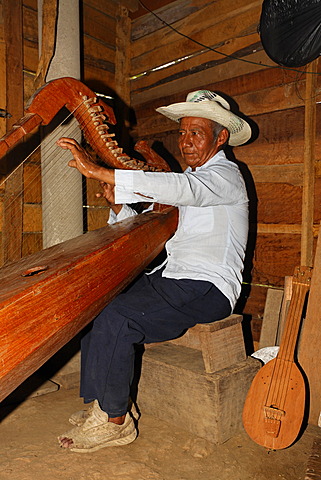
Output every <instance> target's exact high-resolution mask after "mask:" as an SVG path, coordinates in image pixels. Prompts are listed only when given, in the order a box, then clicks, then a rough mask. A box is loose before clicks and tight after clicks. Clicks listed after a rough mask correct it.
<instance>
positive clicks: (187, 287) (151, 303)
mask: <svg viewBox="0 0 321 480" xmlns="http://www.w3.org/2000/svg"><path fill="white" fill-rule="evenodd" d="M161 272H162V270H158V271H156V272H155V273H153V274H151V275H146V274H145V275H143V276H142V277H141V278H139V280H137V281H136V282H135V283H134V284H133V286H132V287H131V288H129V289H128V290H127V291H126V292H124V293H121V294H120V295H118V297H116V298H115V299H114V300H113V301H112V302H111V303H110V304H108V305H107V306H106V307H105V309H104V310H103V311H102V312H101V313H100V314H99V315H98V316H97V317H96V318H95V320H94V322H93V326H92V329H91V330H90V331H89V332H88V333H87V334H86V335H85V336H84V338H83V340H82V345H81V388H80V395H81V397H83V398H84V401H85V403H89V402H92V401H93V400H95V399H97V400H98V402H99V404H100V406H101V408H102V409H103V410H104V411H105V412H107V413H108V414H109V416H110V417H119V416H122V415H124V414H125V413H126V412H127V408H128V400H129V394H130V384H131V382H132V378H133V372H134V360H135V344H144V343H153V342H161V341H166V340H171V339H173V338H176V337H178V336H180V335H181V334H182V333H183V332H184V331H185V330H186V329H188V328H190V327H193V326H194V325H196V324H197V323H208V322H213V321H215V320H220V319H222V318H224V317H226V316H228V315H230V313H231V306H230V303H229V301H228V299H227V298H226V297H225V295H223V293H222V292H221V291H220V290H219V289H218V288H216V287H215V286H214V285H213V284H212V283H210V282H206V281H202V280H188V279H185V280H175V279H170V278H165V277H162V276H161Z"/></svg>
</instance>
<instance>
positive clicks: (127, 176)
mask: <svg viewBox="0 0 321 480" xmlns="http://www.w3.org/2000/svg"><path fill="white" fill-rule="evenodd" d="M115 182H116V187H115V203H117V204H126V203H133V202H146V201H150V202H157V203H162V204H167V205H174V206H177V207H178V209H179V223H178V227H177V230H176V233H175V235H174V236H173V237H172V238H171V239H170V240H168V241H167V243H166V251H167V260H166V262H165V263H166V267H165V269H164V271H163V276H164V277H168V278H175V279H183V278H189V279H194V280H206V281H209V282H211V283H213V284H214V285H216V287H217V288H219V289H220V290H221V292H222V293H223V294H224V295H225V296H226V297H227V298H228V299H229V301H230V303H231V307H232V308H233V307H234V305H235V303H236V300H237V299H238V297H239V295H240V291H241V281H242V270H243V260H244V255H245V248H246V242H247V235H248V198H247V193H246V188H245V184H244V180H243V177H242V175H241V173H240V171H239V168H238V167H237V165H235V164H234V163H232V162H230V161H229V160H227V158H226V156H225V153H224V152H223V151H220V152H218V153H217V154H216V155H215V156H214V157H213V158H211V159H210V160H209V161H207V162H206V163H205V164H204V165H202V166H201V167H197V168H196V170H195V171H192V170H191V168H187V170H185V172H184V173H173V172H166V173H163V172H143V171H140V170H115ZM131 214H133V211H132V210H131V209H130V207H128V206H124V207H123V209H122V210H121V212H120V214H118V216H117V220H118V221H119V220H122V219H124V218H127V217H128V216H129V215H131ZM111 221H113V220H112V218H111ZM158 268H160V267H158Z"/></svg>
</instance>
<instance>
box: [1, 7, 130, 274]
mask: <svg viewBox="0 0 321 480" xmlns="http://www.w3.org/2000/svg"><path fill="white" fill-rule="evenodd" d="M123 3H124V4H125V5H126V4H128V7H129V8H130V7H131V6H132V5H134V4H135V0H123ZM118 9H119V2H116V1H112V0H99V1H98V0H82V1H81V2H80V12H81V40H80V41H81V55H82V58H81V62H82V67H83V71H82V79H83V81H84V82H85V83H86V84H87V85H88V86H89V87H90V88H92V89H93V90H94V91H97V92H99V93H102V94H105V95H112V96H114V94H115V60H116V25H117V15H118ZM12 11H13V5H12ZM22 16H23V18H22V36H23V85H20V89H21V91H22V92H23V98H24V104H26V103H27V101H28V99H29V98H30V97H31V95H32V94H33V93H34V91H35V86H34V78H35V73H36V71H37V67H38V11H37V0H23V13H22ZM3 18H4V17H3V0H0V64H1V66H4V67H5V65H6V63H7V58H6V41H7V39H6V38H5V34H4V23H3ZM0 72H1V73H0V83H1V85H2V86H3V87H5V85H6V81H7V79H6V76H5V73H4V72H5V68H1V69H0ZM2 72H3V73H2ZM8 81H9V80H8ZM5 92H6V88H2V89H1V91H0V108H4V109H6V108H7V104H6V94H5ZM19 118H21V114H20V115H13V117H12V119H10V120H11V124H12V123H14V121H16V120H18V119H19ZM7 130H8V128H7V125H6V120H5V119H3V118H0V136H2V135H4V134H5V133H6V131H7ZM33 137H35V138H33V139H32V143H33V144H34V146H35V145H36V144H37V143H38V142H39V138H36V135H34V136H33ZM21 160H22V159H21ZM7 163H8V162H5V161H4V160H3V161H2V163H0V181H1V178H2V179H4V178H5V177H6V176H7V175H8V174H9V173H10V165H7ZM22 170H23V172H22V178H23V180H24V185H25V189H24V193H23V216H22V217H23V219H22V231H23V233H22V245H21V248H20V250H21V253H20V254H21V255H22V256H25V255H28V254H31V253H34V252H36V251H39V250H41V249H42V217H41V171H40V156H39V152H38V151H37V152H35V154H33V155H32V156H31V157H30V158H29V159H28V161H26V162H25V163H24V166H23V168H22ZM27 185H29V187H28V186H27ZM96 191H97V185H96V182H90V181H89V182H88V184H87V189H86V193H87V199H86V202H85V203H86V206H87V208H86V209H85V212H86V213H87V215H86V225H85V229H88V230H93V229H95V228H99V227H101V226H103V225H105V224H106V219H107V218H108V215H109V208H108V207H107V206H106V203H105V201H104V200H102V199H97V198H96V197H95V193H96ZM3 198H4V186H2V187H0V248H1V239H2V231H3V228H4V226H3V223H4V222H3ZM11 242H14V240H13V239H12V240H11ZM12 246H13V248H15V246H14V245H13V243H12ZM2 257H3V255H2V254H1V255H0V258H2ZM2 262H3V259H2V261H0V266H1V264H2Z"/></svg>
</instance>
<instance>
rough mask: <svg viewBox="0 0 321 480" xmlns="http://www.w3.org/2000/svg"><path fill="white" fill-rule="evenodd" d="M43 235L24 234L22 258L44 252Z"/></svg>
mask: <svg viewBox="0 0 321 480" xmlns="http://www.w3.org/2000/svg"><path fill="white" fill-rule="evenodd" d="M42 248H43V247H42V233H24V234H23V236H22V256H23V257H26V256H27V255H32V254H33V253H37V252H40V251H41V250H42Z"/></svg>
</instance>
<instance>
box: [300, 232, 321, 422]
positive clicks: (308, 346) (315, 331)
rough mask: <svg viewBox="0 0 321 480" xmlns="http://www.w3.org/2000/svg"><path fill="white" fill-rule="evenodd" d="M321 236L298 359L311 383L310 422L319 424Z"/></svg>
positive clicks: (320, 407)
mask: <svg viewBox="0 0 321 480" xmlns="http://www.w3.org/2000/svg"><path fill="white" fill-rule="evenodd" d="M320 305H321V236H319V238H318V242H317V248H316V253H315V257H314V264H313V273H312V282H311V288H310V295H309V300H308V305H307V312H306V317H305V320H304V322H303V327H302V332H301V337H300V343H299V351H298V359H299V364H300V365H301V367H302V368H303V371H304V372H305V375H306V376H307V379H308V383H309V397H310V411H309V423H311V424H313V425H318V420H319V415H320V412H321V382H320V365H321V349H320V345H321V328H320V327H321V308H320Z"/></svg>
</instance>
